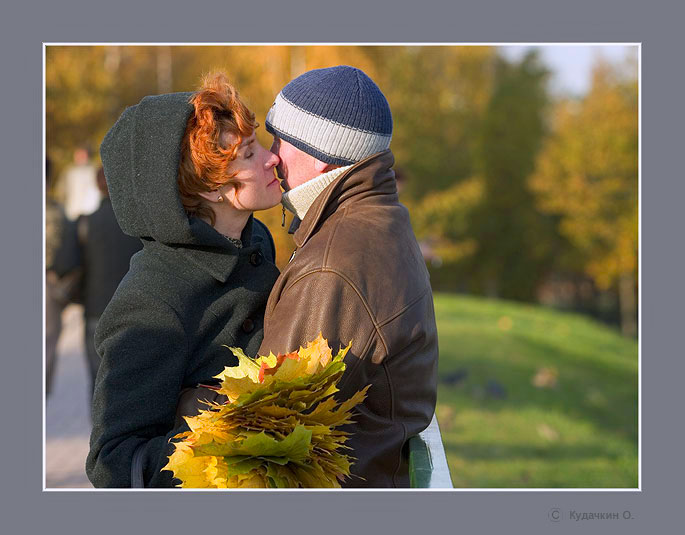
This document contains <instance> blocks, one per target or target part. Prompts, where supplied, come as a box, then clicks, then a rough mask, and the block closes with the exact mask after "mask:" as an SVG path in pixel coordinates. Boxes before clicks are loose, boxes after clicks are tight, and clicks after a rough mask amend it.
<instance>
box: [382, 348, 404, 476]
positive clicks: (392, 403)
mask: <svg viewBox="0 0 685 535" xmlns="http://www.w3.org/2000/svg"><path fill="white" fill-rule="evenodd" d="M382 365H383V371H384V372H385V378H386V380H387V381H388V389H389V390H390V421H391V422H392V423H393V424H395V389H394V388H393V384H392V376H391V375H390V368H389V367H388V361H387V360H383V363H382ZM402 433H403V437H402V445H404V441H405V438H406V436H407V430H406V427H405V425H404V424H402ZM401 467H402V447H400V450H399V452H398V458H397V465H396V467H395V471H394V472H393V475H392V482H393V485H395V487H397V474H398V473H399V471H400V468H401Z"/></svg>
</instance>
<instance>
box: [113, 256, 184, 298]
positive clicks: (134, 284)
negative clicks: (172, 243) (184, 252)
mask: <svg viewBox="0 0 685 535" xmlns="http://www.w3.org/2000/svg"><path fill="white" fill-rule="evenodd" d="M177 256H178V254H174V253H173V252H172V251H170V252H168V253H167V254H164V253H163V252H162V251H156V250H153V249H152V248H150V247H144V248H143V250H141V251H140V252H138V253H137V254H135V255H134V256H133V257H132V258H131V265H130V269H129V271H128V273H126V275H125V276H124V278H123V280H122V281H121V283H120V284H119V287H118V288H117V291H116V292H115V294H114V297H112V300H113V301H114V300H130V301H132V302H142V303H143V304H144V303H149V302H151V301H161V302H164V303H166V304H167V305H169V306H170V307H171V308H173V309H175V310H179V311H180V310H182V309H183V307H182V306H181V305H182V303H183V302H184V300H186V299H187V298H188V296H189V295H190V294H192V293H194V292H196V291H197V289H196V286H197V285H196V284H194V283H193V281H192V280H191V277H190V275H191V274H192V271H191V270H188V269H187V268H186V267H185V266H184V265H183V264H184V263H183V261H182V259H179V258H175V257H177Z"/></svg>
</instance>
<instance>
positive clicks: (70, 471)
mask: <svg viewBox="0 0 685 535" xmlns="http://www.w3.org/2000/svg"><path fill="white" fill-rule="evenodd" d="M62 322H63V327H62V335H61V337H60V340H59V343H58V345H57V368H56V370H55V377H54V381H55V382H54V384H53V390H52V393H51V394H50V397H49V398H48V400H47V406H46V411H45V486H46V488H84V487H85V488H92V485H91V484H90V481H88V478H87V477H86V472H85V463H86V455H87V454H88V438H89V436H90V410H89V398H90V394H89V392H88V386H87V385H88V383H87V371H86V359H85V354H84V348H83V308H82V307H80V306H77V305H69V306H68V307H67V308H66V309H65V310H64V312H63V314H62Z"/></svg>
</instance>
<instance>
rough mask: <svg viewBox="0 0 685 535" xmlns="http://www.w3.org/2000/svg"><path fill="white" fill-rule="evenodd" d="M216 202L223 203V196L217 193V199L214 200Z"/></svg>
mask: <svg viewBox="0 0 685 535" xmlns="http://www.w3.org/2000/svg"><path fill="white" fill-rule="evenodd" d="M216 202H224V196H223V195H222V194H221V193H219V198H218V199H217V200H216Z"/></svg>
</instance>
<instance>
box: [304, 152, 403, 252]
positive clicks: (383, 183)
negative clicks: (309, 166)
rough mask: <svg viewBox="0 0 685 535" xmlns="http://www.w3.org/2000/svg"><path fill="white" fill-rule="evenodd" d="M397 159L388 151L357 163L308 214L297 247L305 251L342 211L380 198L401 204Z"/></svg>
mask: <svg viewBox="0 0 685 535" xmlns="http://www.w3.org/2000/svg"><path fill="white" fill-rule="evenodd" d="M394 163H395V158H394V156H393V155H392V152H391V151H390V150H389V149H388V150H385V151H383V152H379V153H377V154H374V155H372V156H369V157H368V158H365V159H364V160H362V161H360V162H357V163H356V164H354V165H353V166H351V167H350V168H349V169H347V170H346V171H345V172H344V173H342V174H341V175H340V176H339V177H338V178H336V179H335V180H334V181H333V182H332V183H331V184H329V185H328V187H327V188H326V189H325V190H324V191H323V192H322V193H321V195H319V196H318V197H317V198H316V200H315V201H314V203H313V204H312V205H311V207H310V208H309V210H308V211H307V215H306V216H305V217H304V219H303V220H302V222H301V223H300V224H299V227H298V228H297V230H296V231H295V234H294V235H293V240H294V241H295V245H296V246H297V247H302V246H303V245H304V244H305V243H307V241H308V240H309V238H311V237H312V235H313V234H314V233H315V232H316V230H317V229H318V228H319V226H320V225H321V224H322V223H323V222H324V221H325V220H326V219H328V217H330V216H331V215H332V214H333V213H334V212H335V211H336V210H338V209H339V208H344V207H346V206H349V205H351V204H353V203H357V202H361V201H363V200H364V199H366V198H368V197H370V196H374V197H376V198H377V196H378V195H390V196H391V197H389V198H388V201H389V202H396V201H397V183H396V182H395V172H394V171H393V170H392V166H393V164H394Z"/></svg>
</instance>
